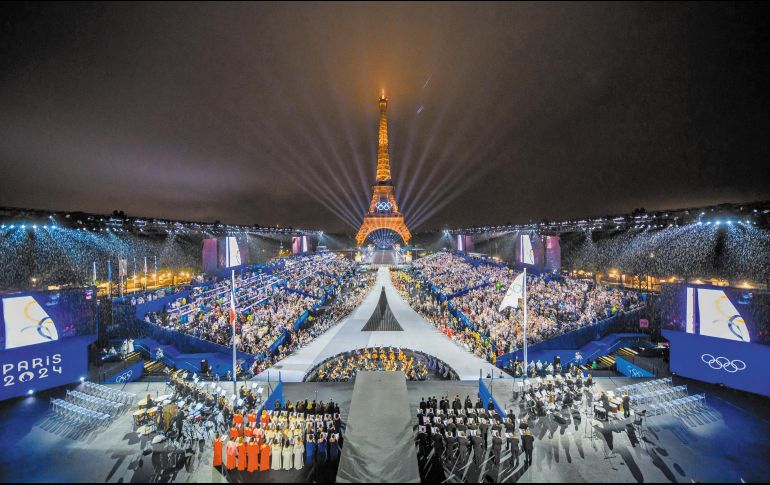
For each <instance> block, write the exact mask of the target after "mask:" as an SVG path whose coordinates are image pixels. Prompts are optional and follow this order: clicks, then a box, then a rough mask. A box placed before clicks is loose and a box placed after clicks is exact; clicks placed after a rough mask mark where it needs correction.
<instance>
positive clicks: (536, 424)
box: [0, 378, 770, 483]
mask: <svg viewBox="0 0 770 485" xmlns="http://www.w3.org/2000/svg"><path fill="white" fill-rule="evenodd" d="M675 381H676V382H675V383H676V384H677V385H678V384H687V385H688V387H689V388H690V392H691V393H696V392H705V393H706V399H707V403H708V405H709V408H710V410H711V412H710V413H709V415H708V416H705V415H704V416H702V417H701V419H699V420H697V421H695V420H688V421H683V420H681V419H679V418H677V417H674V416H660V417H655V418H651V419H649V420H647V421H646V422H645V433H644V436H643V437H641V438H640V440H639V443H636V444H635V445H634V444H633V443H632V442H631V441H630V439H629V437H628V436H627V434H626V433H625V432H613V433H601V432H597V433H593V432H591V428H589V430H588V432H586V428H585V423H586V422H585V421H582V422H580V423H578V422H575V421H574V420H573V421H570V422H569V423H567V424H559V423H557V422H555V421H554V420H553V419H551V418H549V417H528V416H523V415H522V412H521V410H520V409H519V408H518V407H516V415H517V417H519V418H523V419H525V420H526V421H527V422H528V423H529V424H530V427H531V428H532V430H533V434H534V435H535V451H534V462H533V465H532V466H530V467H525V466H524V465H523V464H521V465H520V466H519V467H518V468H516V469H513V468H512V467H510V465H505V466H503V467H496V466H494V465H493V464H492V462H491V460H490V461H486V460H485V462H484V464H482V465H481V466H478V467H476V466H473V465H471V466H469V467H468V468H467V469H461V468H460V467H458V468H457V469H455V470H454V471H453V470H448V471H447V474H446V477H447V478H448V482H457V481H461V480H462V479H465V480H466V481H468V482H481V481H483V480H484V479H487V480H489V481H500V482H514V481H516V482H519V483H522V482H562V483H565V482H566V483H614V482H625V483H641V482H646V483H650V482H652V483H655V482H665V483H673V482H680V483H681V482H691V481H697V482H720V481H725V482H734V483H737V482H739V481H740V480H741V479H742V480H745V481H746V482H766V481H768V479H770V462H768V461H767V459H766V457H767V456H768V455H770V440H769V439H768V436H770V422H769V421H768V420H767V417H766V416H767V412H768V410H769V409H768V400H767V399H766V398H761V397H759V396H754V395H750V394H746V393H742V392H738V391H731V390H727V389H721V388H719V387H718V386H712V385H708V384H700V383H697V382H695V381H691V380H687V379H679V378H675ZM631 382H639V380H632V379H628V378H617V379H616V378H612V379H597V380H596V387H597V388H598V389H614V388H616V387H619V386H623V385H625V384H628V383H631ZM487 385H488V387H491V389H492V393H493V394H494V395H495V398H496V399H497V400H498V401H499V402H500V404H501V405H503V406H506V407H508V406H510V405H511V404H512V403H511V381H509V380H506V381H499V380H497V379H496V380H495V381H494V383H492V384H491V385H490V384H489V383H488V384H487ZM111 387H115V388H122V387H121V386H111ZM406 389H407V393H408V400H409V404H410V409H409V411H408V412H409V416H410V419H411V420H412V421H413V424H415V425H416V413H417V407H418V404H419V402H420V398H421V397H425V396H437V397H440V396H442V395H449V396H450V398H452V397H453V396H454V395H455V394H459V395H460V396H461V398H464V397H465V395H470V396H471V397H473V396H474V395H475V392H476V391H477V390H478V383H477V382H471V381H427V382H407V383H406ZM125 390H126V391H130V392H134V393H136V394H137V395H139V396H142V397H143V396H145V395H146V394H147V393H152V395H153V396H155V397H157V396H158V395H161V394H164V393H165V385H164V384H163V383H158V382H153V383H140V382H136V383H130V384H128V385H126V386H125ZM283 392H284V397H285V398H286V399H290V400H292V401H296V400H298V399H316V400H324V401H328V400H329V399H333V400H334V401H335V402H337V403H339V406H340V411H341V414H342V420H343V422H348V421H349V419H350V418H349V411H350V410H351V407H352V404H351V401H352V399H353V394H354V385H353V383H285V384H284V386H283ZM63 394H64V390H63V389H58V390H56V391H50V392H46V393H38V394H36V395H35V396H33V397H28V398H20V399H14V400H10V401H6V402H3V403H0V439H1V440H2V442H4V443H7V444H8V445H9V446H7V447H6V450H5V451H4V453H3V454H2V455H0V481H2V482H12V481H24V482H41V481H49V482H60V483H61V482H99V483H140V482H162V483H170V482H180V483H200V482H204V483H225V482H228V481H229V482H237V481H240V482H254V483H279V482H283V483H287V482H294V483H301V482H316V483H318V482H333V481H334V480H335V477H333V476H330V475H329V474H322V475H320V474H318V473H317V471H316V470H313V469H312V468H308V469H303V470H300V471H282V470H281V471H269V472H265V473H252V474H242V475H240V476H238V475H231V476H226V475H223V474H222V473H221V472H219V471H217V470H215V469H214V468H213V467H212V466H211V460H212V449H211V443H208V442H203V443H201V444H200V445H199V446H195V448H194V450H193V453H192V455H191V456H190V457H189V460H188V461H187V463H186V464H185V465H184V466H178V467H176V468H174V469H171V468H168V469H164V468H162V465H163V464H162V462H159V461H158V455H157V454H156V453H155V452H153V453H150V454H146V453H145V451H146V450H148V449H152V445H151V443H150V442H149V440H148V439H147V438H146V437H141V436H138V435H137V433H136V432H134V431H132V429H131V418H130V416H129V415H128V414H124V415H122V416H120V417H119V418H117V419H116V420H115V421H114V422H113V423H112V424H111V425H110V426H109V427H107V428H104V429H100V430H98V431H96V432H94V433H91V434H89V435H87V436H80V437H75V436H72V435H71V430H67V429H62V428H61V427H56V426H54V423H53V422H52V421H51V420H49V419H48V418H47V410H48V401H49V398H50V397H52V396H54V397H62V395H63ZM514 404H515V403H514ZM344 448H345V446H344V445H343V453H344ZM415 456H416V451H415ZM507 457H508V454H505V455H504V458H507ZM485 458H486V459H488V458H489V452H488V451H487V455H486V457H485ZM522 460H523V457H522ZM442 473H443V471H442ZM452 473H454V475H452Z"/></svg>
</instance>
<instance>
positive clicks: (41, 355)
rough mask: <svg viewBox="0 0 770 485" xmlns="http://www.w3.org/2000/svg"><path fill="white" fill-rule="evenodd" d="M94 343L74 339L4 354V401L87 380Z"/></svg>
mask: <svg viewBox="0 0 770 485" xmlns="http://www.w3.org/2000/svg"><path fill="white" fill-rule="evenodd" d="M92 341H93V337H73V338H67V339H64V340H59V341H57V342H50V343H45V344H38V345H31V346H27V347H20V348H18V349H11V350H5V351H2V352H0V370H2V381H1V382H0V401H1V400H4V399H9V398H12V397H17V396H23V395H25V394H27V393H28V392H29V391H30V390H32V391H40V390H43V389H50V388H52V387H58V386H63V385H66V384H71V383H73V382H76V381H78V380H79V379H80V378H81V377H85V376H86V375H87V374H88V344H89V343H91V342H92Z"/></svg>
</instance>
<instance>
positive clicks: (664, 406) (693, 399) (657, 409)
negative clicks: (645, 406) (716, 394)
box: [649, 394, 706, 416]
mask: <svg viewBox="0 0 770 485" xmlns="http://www.w3.org/2000/svg"><path fill="white" fill-rule="evenodd" d="M705 407H706V395H705V394H694V395H692V396H686V397H682V398H679V399H675V400H673V401H667V402H663V403H656V404H652V405H650V408H649V413H650V415H652V416H656V415H661V414H676V415H682V414H689V413H692V412H698V411H700V410H702V409H704V408H705Z"/></svg>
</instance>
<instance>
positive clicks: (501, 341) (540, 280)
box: [392, 253, 640, 363]
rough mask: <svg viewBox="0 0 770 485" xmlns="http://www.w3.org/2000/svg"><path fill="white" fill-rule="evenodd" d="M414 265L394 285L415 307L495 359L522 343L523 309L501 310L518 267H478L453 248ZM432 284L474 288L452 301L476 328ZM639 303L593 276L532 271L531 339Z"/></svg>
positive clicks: (453, 289) (446, 289)
mask: <svg viewBox="0 0 770 485" xmlns="http://www.w3.org/2000/svg"><path fill="white" fill-rule="evenodd" d="M414 269H415V270H416V271H413V272H410V273H406V272H394V273H392V274H393V281H394V284H395V285H396V287H397V288H398V289H399V291H400V292H401V294H402V295H403V296H404V297H405V298H406V299H407V300H408V302H409V304H410V305H411V306H412V308H414V309H415V310H417V311H418V312H419V313H420V314H421V315H422V316H423V317H425V318H426V319H427V320H429V321H431V322H432V323H433V324H434V325H436V326H437V327H438V328H439V329H440V330H441V331H442V332H444V333H445V334H447V335H448V336H450V337H451V338H453V339H455V340H456V341H458V342H459V343H460V344H461V345H463V346H464V347H465V348H466V349H467V350H469V351H470V352H473V353H475V354H477V355H479V356H482V357H485V358H487V359H488V360H489V361H490V362H492V363H494V362H495V359H496V356H498V355H502V354H503V353H507V352H511V351H513V350H515V349H517V348H521V346H522V345H523V320H524V312H523V308H518V309H513V308H506V309H505V310H503V311H502V312H501V311H499V306H500V303H501V302H502V299H503V297H504V296H505V293H506V291H507V290H508V287H509V286H510V284H511V283H512V282H513V280H514V278H515V277H516V276H517V275H518V273H517V272H515V271H514V270H512V269H510V268H506V267H501V266H497V265H477V266H473V265H470V264H469V263H467V262H466V261H464V260H463V258H462V257H460V256H457V255H454V254H450V253H437V254H435V255H431V256H428V257H426V258H423V259H422V260H419V261H418V262H416V263H415V264H414ZM426 283H430V284H433V285H435V286H436V287H437V288H438V290H439V292H440V293H443V294H444V295H453V294H456V293H458V292H460V293H462V292H463V290H469V291H466V292H465V293H462V294H460V295H459V296H456V297H455V298H452V299H451V300H450V301H451V303H452V305H454V306H455V307H456V308H457V310H459V311H460V312H462V314H464V315H465V316H466V317H467V319H468V321H469V322H470V323H471V324H472V326H473V328H469V327H468V326H466V325H465V324H464V322H462V321H461V320H460V319H458V318H456V317H455V316H453V315H452V314H451V312H450V310H449V306H448V304H447V302H441V301H440V299H439V298H438V297H437V295H434V294H432V293H431V292H430V291H429V290H430V288H429V287H428V284H426ZM639 304H640V299H639V295H638V294H637V293H635V292H633V291H628V290H624V289H618V288H611V287H608V286H604V285H597V284H594V283H593V282H591V281H587V280H579V279H572V278H562V277H553V275H532V274H528V277H527V305H528V314H527V322H528V334H527V338H528V343H529V344H534V343H537V342H540V341H542V340H546V339H549V338H552V337H556V336H559V335H562V334H564V333H566V332H569V331H571V330H575V329H578V328H580V327H583V326H587V325H592V324H594V323H597V322H599V321H601V320H603V319H605V318H607V317H610V316H612V315H615V314H616V313H618V312H620V311H628V310H631V309H633V308H635V307H637V306H638V305H639Z"/></svg>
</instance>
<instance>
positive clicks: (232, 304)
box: [230, 291, 235, 328]
mask: <svg viewBox="0 0 770 485" xmlns="http://www.w3.org/2000/svg"><path fill="white" fill-rule="evenodd" d="M233 293H234V292H232V291H231V292H230V325H232V326H233V328H235V297H234V296H233Z"/></svg>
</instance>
